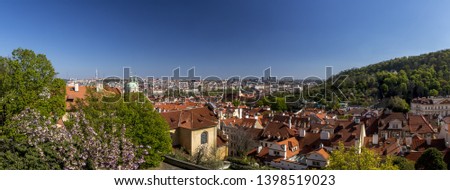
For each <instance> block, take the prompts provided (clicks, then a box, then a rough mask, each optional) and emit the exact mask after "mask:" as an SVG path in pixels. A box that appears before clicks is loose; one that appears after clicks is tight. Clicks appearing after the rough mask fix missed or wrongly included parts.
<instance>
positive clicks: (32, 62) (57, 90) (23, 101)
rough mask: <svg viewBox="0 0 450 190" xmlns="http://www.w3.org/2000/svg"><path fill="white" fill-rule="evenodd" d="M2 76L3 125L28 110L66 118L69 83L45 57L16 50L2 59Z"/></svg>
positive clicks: (0, 81)
mask: <svg viewBox="0 0 450 190" xmlns="http://www.w3.org/2000/svg"><path fill="white" fill-rule="evenodd" d="M0 73H1V75H0V115H2V117H0V119H1V121H0V125H1V124H2V123H4V122H5V121H6V120H8V119H9V118H11V117H12V116H13V115H15V114H18V113H20V112H21V111H22V110H24V109H25V108H26V107H30V108H34V109H37V110H38V111H40V112H41V114H43V115H46V116H50V115H53V116H56V117H61V116H62V115H63V114H64V111H65V104H64V98H65V83H64V81H62V80H61V79H57V78H56V72H55V70H54V68H53V66H52V64H51V62H50V61H49V60H48V59H47V57H46V56H45V55H43V54H35V53H34V52H33V51H32V50H27V49H20V48H19V49H16V50H14V51H13V52H12V56H11V57H7V58H3V57H0Z"/></svg>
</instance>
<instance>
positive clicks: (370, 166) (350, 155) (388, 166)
mask: <svg viewBox="0 0 450 190" xmlns="http://www.w3.org/2000/svg"><path fill="white" fill-rule="evenodd" d="M326 169H329V170H396V169H398V167H397V166H395V165H394V164H393V162H392V158H390V157H387V158H385V159H382V158H381V157H380V155H378V154H376V153H375V152H373V151H371V150H369V149H366V148H364V147H363V148H362V149H361V153H358V149H357V148H356V147H354V146H353V147H351V148H349V149H346V148H345V147H344V144H342V143H340V144H339V148H338V149H337V150H333V152H332V154H331V157H330V163H329V165H328V166H327V168H326Z"/></svg>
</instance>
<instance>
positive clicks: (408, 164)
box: [392, 156, 415, 170]
mask: <svg viewBox="0 0 450 190" xmlns="http://www.w3.org/2000/svg"><path fill="white" fill-rule="evenodd" d="M392 162H393V164H394V165H395V166H397V167H398V169H400V170H414V169H415V168H414V162H413V161H411V160H408V159H406V158H405V157H400V156H396V157H394V159H393V160H392Z"/></svg>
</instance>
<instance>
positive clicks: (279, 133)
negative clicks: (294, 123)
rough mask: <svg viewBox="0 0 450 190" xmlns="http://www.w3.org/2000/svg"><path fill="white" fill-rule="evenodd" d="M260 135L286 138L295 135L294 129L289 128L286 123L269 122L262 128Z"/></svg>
mask: <svg viewBox="0 0 450 190" xmlns="http://www.w3.org/2000/svg"><path fill="white" fill-rule="evenodd" d="M262 136H263V137H269V136H270V137H271V138H272V137H274V138H277V137H280V138H281V139H287V138H290V137H293V136H295V131H294V130H292V129H289V126H288V125H287V124H286V123H279V122H270V123H269V124H268V125H267V126H266V128H264V131H263V134H262Z"/></svg>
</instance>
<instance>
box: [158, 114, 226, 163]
mask: <svg viewBox="0 0 450 190" xmlns="http://www.w3.org/2000/svg"><path fill="white" fill-rule="evenodd" d="M161 115H162V116H163V117H164V118H165V120H166V121H167V122H168V123H169V125H170V135H171V138H172V143H173V144H172V145H173V146H181V147H182V148H184V149H185V150H186V151H187V152H188V153H189V154H193V153H195V152H196V151H197V150H198V147H200V146H201V145H203V146H207V147H208V150H221V151H223V143H219V146H218V139H217V138H218V134H217V129H218V125H219V122H218V117H217V116H216V114H215V113H214V112H213V111H211V110H210V109H208V108H207V107H201V108H193V109H186V110H180V111H170V112H164V113H161ZM220 140H221V141H220V142H222V140H223V139H220ZM218 148H220V149H218ZM217 152H220V151H217ZM224 157H225V156H224Z"/></svg>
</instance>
